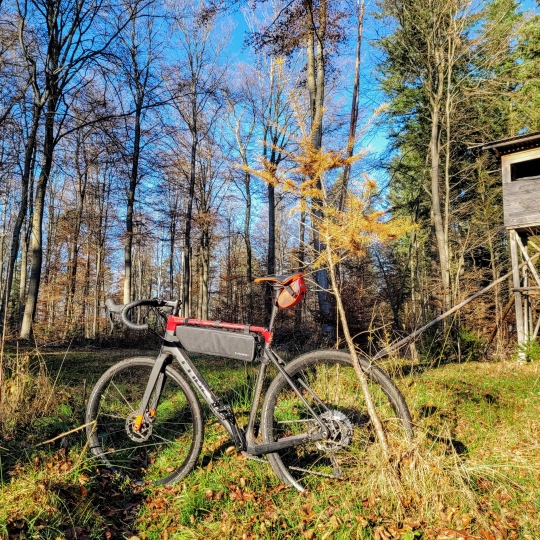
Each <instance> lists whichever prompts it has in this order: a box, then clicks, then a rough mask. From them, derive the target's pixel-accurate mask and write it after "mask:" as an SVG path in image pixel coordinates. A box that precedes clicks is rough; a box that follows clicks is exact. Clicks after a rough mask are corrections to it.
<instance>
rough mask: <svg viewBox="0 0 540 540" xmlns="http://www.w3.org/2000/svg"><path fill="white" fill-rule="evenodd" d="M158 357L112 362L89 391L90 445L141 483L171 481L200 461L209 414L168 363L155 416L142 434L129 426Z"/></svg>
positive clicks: (108, 462)
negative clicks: (204, 412)
mask: <svg viewBox="0 0 540 540" xmlns="http://www.w3.org/2000/svg"><path fill="white" fill-rule="evenodd" d="M154 362H155V360H154V359H153V358H148V357H137V358H128V359H126V360H122V361H121V362H119V363H118V364H115V365H114V366H112V367H111V368H109V369H108V370H107V371H106V372H105V373H104V374H103V375H102V376H101V378H100V379H99V380H98V382H97V383H96V385H95V386H94V388H93V390H92V393H91V394H90V398H89V400H88V405H87V407H86V423H87V424H89V425H88V426H87V427H86V430H87V435H88V440H89V448H90V451H91V452H92V454H93V455H94V456H95V457H96V458H98V459H99V460H101V461H102V462H103V463H104V464H105V465H106V466H107V467H109V468H110V469H112V470H113V471H114V472H116V473H118V474H121V475H122V476H126V477H128V478H129V479H130V480H132V481H135V482H137V483H155V484H170V483H173V482H176V481H178V480H180V479H181V478H183V477H184V476H186V475H187V474H188V473H189V472H191V471H192V470H193V468H194V467H195V464H196V462H197V459H198V457H199V455H200V452H201V447H202V443H203V436H204V419H203V413H202V410H201V404H200V402H199V399H198V398H197V395H196V394H195V392H194V391H193V389H192V388H191V386H190V384H189V383H188V382H187V381H186V380H185V378H184V377H183V376H182V375H181V374H180V373H179V372H178V371H176V370H175V369H173V368H172V367H171V366H167V367H166V369H165V375H166V377H165V383H164V385H163V390H162V392H161V395H160V398H159V402H158V404H157V407H156V411H155V416H154V418H153V419H152V420H151V421H150V422H147V423H146V424H145V428H144V430H141V433H140V434H135V433H133V430H132V429H130V428H131V426H132V425H133V418H134V415H135V414H136V412H137V411H138V409H139V406H140V402H141V400H142V397H143V394H144V390H145V388H146V384H147V381H148V379H149V377H150V372H151V370H152V367H153V366H154ZM150 424H151V427H150V428H149V432H148V425H150ZM134 437H135V440H134Z"/></svg>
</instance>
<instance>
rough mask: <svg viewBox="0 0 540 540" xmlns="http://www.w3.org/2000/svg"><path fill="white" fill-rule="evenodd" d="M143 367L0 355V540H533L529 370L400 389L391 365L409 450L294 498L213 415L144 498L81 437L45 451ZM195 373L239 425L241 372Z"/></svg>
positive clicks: (86, 358) (486, 368)
mask: <svg viewBox="0 0 540 540" xmlns="http://www.w3.org/2000/svg"><path fill="white" fill-rule="evenodd" d="M146 354H148V353H146ZM140 355H141V352H140V351H122V350H116V351H86V350H85V351H71V352H69V353H68V354H67V355H66V354H65V352H42V353H41V354H40V355H39V356H36V354H35V353H34V354H33V353H31V352H30V353H28V354H26V355H21V354H19V355H17V353H16V351H13V352H11V351H10V352H9V353H8V356H9V357H10V360H9V361H10V362H11V364H10V366H11V368H10V370H9V375H10V377H9V380H8V381H4V383H3V384H4V386H3V387H2V394H1V395H2V396H3V398H2V399H3V401H2V402H0V404H1V407H2V409H1V410H0V414H1V417H0V418H1V420H0V421H1V422H2V425H1V428H2V438H0V447H1V448H0V459H1V467H0V474H1V477H0V481H1V485H0V538H8V537H9V538H51V539H56V538H66V539H68V540H72V539H75V538H78V539H81V540H85V539H87V538H90V539H93V538H96V539H97V538H103V537H105V538H107V539H108V540H109V539H114V538H130V537H133V536H136V537H138V538H141V539H143V540H144V539H148V540H153V539H158V538H162V539H173V538H174V539H176V538H178V539H184V538H185V539H190V538H205V539H208V540H211V539H214V538H215V539H217V538H219V539H224V538H231V539H232V538H234V539H236V538H245V539H255V538H259V539H269V540H270V539H272V540H274V539H280V538H306V539H308V540H309V539H310V538H311V539H313V538H316V539H349V538H360V539H362V538H365V539H368V538H374V539H381V540H386V539H393V538H402V539H404V540H414V539H415V538H424V539H426V540H427V539H430V538H433V539H437V538H439V539H444V538H469V539H472V538H476V539H480V540H482V539H483V540H490V539H495V540H498V539H499V538H501V539H502V538H504V539H524V540H529V539H536V538H540V518H539V517H538V516H539V515H540V472H539V471H540V436H539V433H540V418H539V417H538V410H540V409H539V407H540V364H538V363H530V364H527V365H524V366H518V365H517V364H515V363H513V362H499V363H465V364H460V365H446V366H443V367H440V368H437V369H425V370H423V371H421V370H418V369H416V366H415V367H414V369H412V370H408V371H410V373H409V374H408V375H406V376H405V375H402V372H403V370H402V369H401V367H399V366H398V367H396V366H391V365H388V366H386V367H387V369H388V370H390V371H392V372H393V375H394V378H395V380H396V382H397V384H398V386H399V387H400V388H401V390H402V391H403V393H404V394H405V397H406V399H407V402H408V403H409V406H410V408H411V411H412V414H413V418H414V421H415V423H416V426H417V427H416V438H415V441H414V444H413V445H412V446H410V447H407V448H403V447H401V448H398V447H396V448H395V449H394V450H395V451H394V454H393V457H392V459H391V461H390V462H389V463H381V460H380V459H379V455H380V454H379V453H378V451H377V447H376V445H373V446H372V447H371V449H370V452H369V453H368V455H367V458H366V461H365V466H363V467H359V468H358V471H357V473H356V477H355V479H354V482H347V483H344V482H339V481H335V480H329V479H323V481H322V482H320V483H319V484H318V485H317V487H316V488H314V489H312V490H310V491H308V492H304V493H302V494H299V493H297V492H296V491H294V490H291V489H288V488H285V486H283V485H281V484H279V482H278V480H277V479H276V477H275V475H274V474H273V472H272V470H271V469H270V467H269V466H268V465H267V464H266V463H261V462H258V461H252V460H248V459H246V458H244V457H243V456H242V455H239V454H237V453H236V451H235V450H234V449H231V443H230V441H229V439H228V436H227V435H226V433H225V431H224V430H223V428H221V426H220V425H219V424H218V423H217V422H216V421H215V419H213V418H212V417H208V416H207V423H206V432H205V442H204V446H203V452H202V454H201V458H200V461H199V464H198V466H197V468H196V469H195V471H194V472H192V473H191V474H190V475H189V476H188V477H187V478H185V479H184V481H182V482H179V483H177V484H175V485H173V486H167V487H150V488H145V489H142V490H141V489H140V488H136V487H134V486H131V485H129V484H127V483H125V482H122V481H121V480H119V479H118V478H115V477H114V476H113V475H111V474H110V472H109V471H107V470H106V469H103V468H101V467H100V466H99V464H98V463H96V462H95V461H93V460H92V459H91V458H90V457H89V456H88V454H87V453H86V451H85V442H86V441H85V438H84V436H83V433H82V432H81V431H76V432H74V433H71V434H70V435H67V436H63V437H60V438H59V439H57V440H55V441H54V442H52V443H48V444H42V443H43V442H44V441H47V440H49V439H52V438H54V437H56V436H58V435H60V434H62V433H64V432H66V431H69V430H72V429H76V428H77V427H79V426H80V425H81V424H82V422H83V413H84V400H85V398H87V397H88V394H89V393H90V391H91V388H92V386H93V384H94V383H95V381H96V380H97V378H98V377H99V376H100V375H101V374H102V373H103V371H104V370H105V369H106V368H107V367H108V366H110V365H112V364H113V363H115V362H116V361H118V360H120V359H121V358H125V357H129V356H140ZM23 359H25V360H24V361H23ZM17 366H18V367H17ZM198 366H199V368H200V369H201V371H202V372H203V374H204V375H205V377H207V378H208V380H209V382H210V383H211V385H213V386H214V387H215V388H217V390H218V393H219V394H220V395H221V396H223V397H224V399H226V400H227V401H229V402H230V403H232V404H233V405H234V408H235V410H237V412H238V416H239V423H240V424H241V425H242V424H244V423H245V422H246V420H247V415H248V408H249V393H248V392H247V386H246V384H245V382H246V380H248V379H250V378H251V377H252V376H253V373H252V370H251V367H248V369H247V370H246V369H245V366H244V364H243V363H241V362H240V363H238V362H236V361H230V360H221V359H204V360H203V359H201V360H200V361H199V362H198ZM14 378H18V379H17V382H16V383H15V382H14ZM84 380H85V381H86V382H85V383H83V381H84ZM21 381H22V382H21ZM8 383H9V384H10V385H11V386H9V387H8V386H7V384H8ZM20 384H23V389H24V392H22V394H19V402H20V403H23V404H24V407H26V408H25V409H24V413H21V414H19V413H17V411H15V409H14V408H13V404H14V403H16V400H15V397H13V399H12V401H11V402H9V407H10V408H4V407H7V406H6V403H8V402H6V401H5V396H6V395H7V394H6V392H8V390H7V389H8V388H12V387H16V388H18V389H19V390H20V386H16V385H20ZM19 390H17V392H18V391H19ZM38 390H39V391H38ZM9 392H11V390H9ZM15 393H16V392H15V390H14V391H13V392H12V394H15ZM25 395H27V396H31V397H28V398H24V397H21V396H25ZM45 405H46V406H45ZM6 410H7V411H8V412H9V415H10V416H7V415H6ZM14 413H17V414H18V415H19V416H17V417H16V418H15V417H13V416H11V415H13V414H14ZM6 418H10V419H11V423H10V422H6V420H5V419H6ZM13 418H15V419H13Z"/></svg>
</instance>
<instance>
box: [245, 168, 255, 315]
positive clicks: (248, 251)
mask: <svg viewBox="0 0 540 540" xmlns="http://www.w3.org/2000/svg"><path fill="white" fill-rule="evenodd" d="M244 164H245V165H247V161H246V159H245V158H244ZM244 186H245V188H246V214H245V217H244V242H245V244H246V281H247V295H248V301H247V318H246V320H247V321H251V320H252V317H253V269H252V261H251V256H252V253H251V234H250V224H251V175H250V174H249V173H248V172H245V173H244Z"/></svg>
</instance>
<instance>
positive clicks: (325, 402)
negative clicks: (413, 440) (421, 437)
mask: <svg viewBox="0 0 540 540" xmlns="http://www.w3.org/2000/svg"><path fill="white" fill-rule="evenodd" d="M255 282H259V283H261V282H262V283H267V284H269V285H270V286H271V288H272V298H273V308H272V312H271V317H270V323H269V325H268V327H262V326H254V325H243V324H236V323H227V322H222V321H208V320H199V319H193V318H184V317H180V316H178V311H179V302H178V301H177V300H175V301H170V300H160V299H152V300H136V301H135V302H131V303H130V304H126V305H116V304H114V302H113V301H111V300H108V301H107V306H108V308H109V311H110V312H113V313H116V314H118V315H120V316H121V319H122V322H123V323H124V324H125V325H126V326H127V327H129V328H132V329H135V330H144V329H147V327H148V325H147V324H140V322H134V321H136V318H135V317H134V316H133V315H131V318H130V314H132V312H133V313H134V311H133V310H135V308H137V307H138V306H146V307H149V308H155V309H157V311H158V313H159V315H160V316H162V317H163V318H164V319H165V320H166V329H165V332H164V335H163V342H162V346H161V351H160V353H159V355H158V356H157V358H155V359H154V358H147V357H137V358H128V359H126V360H123V361H121V362H119V363H117V364H115V365H114V366H112V367H111V368H110V369H108V370H107V371H106V372H105V373H104V374H103V376H102V377H101V378H100V379H99V380H98V382H97V383H96V385H95V387H94V388H93V390H92V393H91V395H90V398H89V400H88V405H87V409H86V422H87V424H88V426H87V434H88V439H89V448H90V450H91V452H92V453H93V455H94V456H96V457H97V458H99V459H100V460H101V461H102V462H103V463H104V464H105V465H106V466H108V467H109V468H110V469H112V470H113V471H115V472H117V473H119V474H121V475H124V476H126V477H128V478H130V479H131V480H132V481H134V482H136V483H138V484H141V485H143V484H145V483H150V482H153V483H157V484H168V483H172V482H175V481H178V480H180V479H181V478H183V477H184V476H186V475H187V474H188V473H189V472H190V471H192V470H193V468H194V467H195V465H196V463H197V460H198V458H199V454H200V452H201V447H202V443H203V434H204V418H203V413H202V409H201V403H200V401H199V397H198V396H197V393H196V392H195V390H194V389H196V390H197V392H198V394H199V395H200V396H201V397H202V399H204V401H205V402H206V403H207V404H208V407H209V408H210V410H211V412H212V413H213V414H214V415H215V416H216V417H217V419H218V420H219V422H220V423H221V424H222V425H223V427H224V428H225V430H226V431H227V433H228V434H229V435H230V437H231V439H232V441H233V443H234V445H235V446H236V448H237V449H238V451H241V452H244V453H245V454H246V455H247V456H248V457H253V458H256V459H257V458H258V459H261V456H266V460H267V461H268V463H269V464H270V465H271V467H272V469H273V471H274V472H275V474H276V475H277V476H278V478H279V479H280V480H281V481H282V482H283V483H285V484H287V485H290V486H294V487H295V488H296V489H298V490H300V491H302V490H303V489H304V488H305V486H306V484H307V485H310V484H311V481H310V479H314V480H316V479H317V478H320V477H327V478H337V479H350V478H351V476H353V475H354V471H355V469H358V468H359V467H361V466H362V464H363V463H364V461H365V455H366V451H367V450H368V448H369V447H370V445H372V444H373V442H374V441H375V436H374V431H373V428H372V425H371V422H370V419H369V416H368V413H367V409H366V406H365V400H364V395H363V393H362V390H361V387H360V384H359V381H358V378H357V376H356V374H355V372H354V369H353V366H352V361H351V358H350V355H349V354H348V353H347V352H344V351H340V350H335V349H333V350H318V351H314V352H310V353H307V354H303V355H301V356H299V357H298V358H296V359H294V360H292V361H290V362H288V363H286V362H285V361H284V360H282V359H281V358H280V357H279V355H278V354H277V353H276V351H275V350H273V349H272V338H273V328H274V322H275V318H276V314H277V312H278V309H280V308H285V309H287V308H290V307H292V306H294V305H296V304H297V303H298V302H300V301H301V300H302V299H303V297H304V295H305V292H306V287H305V283H304V280H303V276H302V274H301V273H297V274H293V275H288V276H271V277H264V278H258V279H256V280H255ZM135 311H137V310H135ZM189 353H197V354H206V355H214V356H220V357H227V358H236V359H239V360H244V361H246V362H256V363H258V364H259V368H258V373H257V377H256V382H255V384H254V387H253V390H252V392H253V393H252V402H251V411H250V415H249V420H248V422H247V425H246V426H245V427H244V428H242V427H240V426H239V425H238V424H237V422H236V418H235V414H234V412H233V410H232V408H231V407H230V406H229V405H228V404H227V403H224V402H223V401H222V400H221V399H220V398H219V397H218V395H217V394H216V393H215V392H214V391H213V390H212V388H211V387H210V385H209V384H208V383H207V381H206V380H205V379H204V377H203V376H202V375H201V373H200V372H199V370H198V369H197V367H196V366H195V365H194V363H193V361H192V359H191V358H190V356H189ZM175 362H176V364H177V365H179V367H180V368H181V372H180V371H178V370H177V369H175ZM360 363H361V366H362V369H363V370H364V372H365V373H366V375H367V377H368V379H369V384H370V387H371V393H372V397H373V400H374V403H375V405H376V407H377V411H378V413H379V416H380V418H381V420H382V423H383V426H384V428H385V431H386V433H387V436H388V437H397V438H399V439H401V440H404V439H409V438H410V437H411V435H412V421H411V415H410V413H409V409H408V408H407V404H406V402H405V399H404V398H403V396H402V394H401V393H400V391H399V390H398V389H397V388H396V386H395V385H394V383H393V382H392V380H391V379H390V377H389V376H388V375H387V374H386V373H385V372H384V371H383V370H382V369H381V368H380V367H378V366H376V365H374V364H373V363H371V362H369V360H367V359H365V358H361V359H360ZM270 365H273V366H275V369H277V375H276V376H275V378H274V379H273V380H272V382H271V383H270V385H269V386H268V389H267V390H266V392H265V395H264V399H263V388H264V387H265V375H266V374H267V368H268V367H269V366H270ZM261 401H262V407H259V405H260V403H261ZM259 409H260V412H259Z"/></svg>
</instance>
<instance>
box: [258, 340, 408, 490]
mask: <svg viewBox="0 0 540 540" xmlns="http://www.w3.org/2000/svg"><path fill="white" fill-rule="evenodd" d="M360 364H361V366H362V369H363V371H364V373H366V375H367V377H368V380H369V386H370V391H371V395H372V397H373V401H374V404H375V407H376V409H377V412H378V414H379V417H380V419H381V421H382V423H383V426H384V429H385V432H386V435H387V437H388V439H389V442H391V440H392V439H398V440H399V441H403V440H409V439H410V438H411V437H412V421H411V415H410V412H409V409H408V407H407V404H406V403H405V399H404V398H403V396H402V394H401V393H400V392H399V390H398V389H397V388H396V386H395V385H394V383H393V382H392V380H391V379H390V378H389V377H388V375H386V373H385V372H384V371H383V370H382V369H380V368H379V367H377V366H375V365H373V364H370V363H369V362H368V360H366V359H363V358H361V359H360ZM285 369H286V371H287V373H288V375H289V376H290V377H291V378H292V379H293V381H294V382H295V385H296V386H297V388H299V389H300V390H301V394H302V397H303V398H304V400H305V401H306V402H307V403H308V404H309V406H310V408H311V409H312V410H313V411H314V412H315V413H316V414H317V415H318V416H319V418H320V419H321V420H322V421H323V423H324V424H325V427H326V428H327V431H328V433H329V435H328V437H327V438H326V439H321V440H316V441H313V442H311V443H307V444H303V445H301V446H297V447H294V448H288V449H285V450H281V451H279V452H276V453H272V454H268V456H267V458H268V461H269V462H270V465H271V466H272V469H273V470H274V472H275V473H276V475H277V476H278V477H279V479H280V480H281V481H282V482H283V483H285V484H287V485H292V486H294V487H296V488H297V489H299V490H300V491H302V490H303V489H304V485H303V484H306V483H308V484H309V483H311V484H312V483H313V482H315V481H316V480H317V479H320V478H321V477H329V478H341V479H347V480H351V479H354V474H355V470H357V469H358V468H359V467H362V466H363V464H364V463H365V461H366V452H367V451H368V449H369V447H370V446H371V445H372V443H373V442H374V441H375V433H374V430H373V427H372V425H371V422H370V418H369V415H368V412H367V407H366V404H365V398H364V394H363V392H362V388H361V386H360V381H359V380H358V377H357V375H356V373H355V371H354V368H353V364H352V360H351V357H350V355H349V354H348V353H346V352H343V351H337V350H323V351H315V352H312V353H308V354H305V355H302V356H300V357H298V358H296V359H295V360H293V361H292V362H291V363H290V364H288V365H287V366H286V368H285ZM261 428H262V437H263V441H264V443H267V444H268V443H272V442H274V441H277V440H278V439H280V438H283V437H288V436H292V435H299V434H302V433H312V434H316V433H318V431H319V429H320V428H319V424H318V423H317V422H316V420H315V419H314V417H313V415H312V414H311V413H310V412H309V410H308V408H307V407H306V405H305V403H304V402H303V401H302V400H301V399H300V397H299V396H298V395H297V394H296V392H295V391H294V390H293V389H292V388H291V387H290V385H289V383H288V382H287V380H286V379H285V377H284V376H283V375H282V374H278V375H277V377H276V378H275V379H274V380H273V382H272V384H271V385H270V388H269V389H268V393H267V395H266V398H265V400H264V403H263V409H262V426H261Z"/></svg>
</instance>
